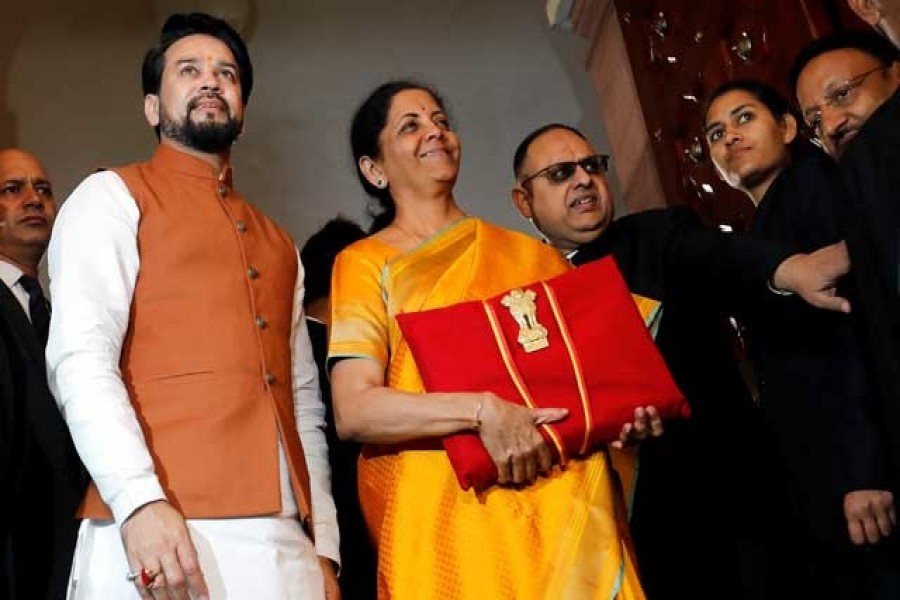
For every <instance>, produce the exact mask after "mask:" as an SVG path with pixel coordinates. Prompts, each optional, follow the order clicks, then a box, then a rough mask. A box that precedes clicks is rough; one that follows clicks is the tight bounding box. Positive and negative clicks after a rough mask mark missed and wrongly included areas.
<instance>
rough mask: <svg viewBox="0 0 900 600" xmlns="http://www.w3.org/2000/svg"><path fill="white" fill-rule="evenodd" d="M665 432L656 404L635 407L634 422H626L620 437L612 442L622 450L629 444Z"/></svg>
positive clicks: (614, 446)
mask: <svg viewBox="0 0 900 600" xmlns="http://www.w3.org/2000/svg"><path fill="white" fill-rule="evenodd" d="M662 433H663V424H662V419H661V418H660V417H659V413H658V412H657V411H656V407H655V406H647V407H644V408H641V407H638V408H636V409H634V422H633V423H625V425H623V426H622V431H621V432H620V433H619V439H618V440H616V441H615V442H613V443H612V444H611V446H612V447H613V448H616V449H619V450H621V449H622V448H624V447H625V446H627V445H628V444H634V443H637V442H640V441H642V440H645V439H647V438H648V437H659V436H661V435H662Z"/></svg>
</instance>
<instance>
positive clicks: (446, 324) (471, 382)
mask: <svg viewBox="0 0 900 600" xmlns="http://www.w3.org/2000/svg"><path fill="white" fill-rule="evenodd" d="M547 284H548V285H549V286H550V288H551V289H552V290H553V292H554V294H555V296H556V299H557V302H558V306H559V307H560V311H561V313H562V318H563V322H564V323H565V324H566V325H567V328H568V331H569V335H570V336H571V340H572V346H573V347H574V350H575V354H576V356H577V357H578V360H577V362H579V363H580V366H581V372H582V375H583V378H584V383H585V387H586V389H587V395H588V398H589V406H590V413H591V415H590V416H591V418H590V422H591V426H592V431H591V434H590V437H589V444H588V446H589V450H590V449H593V448H596V447H597V446H599V445H602V444H604V443H607V442H610V441H613V440H615V439H617V438H618V436H619V432H620V431H621V429H622V426H623V425H624V424H625V423H629V422H631V421H632V419H633V417H634V409H635V408H636V407H639V406H648V405H653V406H655V407H656V408H657V409H658V410H659V411H660V414H661V415H662V417H663V418H672V417H686V416H688V415H689V408H688V405H687V402H686V401H685V399H684V395H683V394H682V393H681V392H680V391H679V390H678V387H677V386H676V385H675V382H674V381H673V380H672V376H671V375H670V374H669V371H668V368H667V367H666V364H665V362H664V361H663V359H662V356H660V354H659V352H658V350H657V349H656V345H655V344H654V342H653V340H652V338H651V337H650V334H649V332H648V331H647V328H646V326H645V324H644V320H643V318H642V317H641V315H640V313H639V311H638V309H637V307H636V306H635V304H634V301H633V300H632V297H631V294H630V293H629V291H628V288H627V286H626V285H625V282H624V281H623V279H622V276H621V274H620V273H619V270H618V268H617V267H616V264H615V261H614V260H613V259H611V258H607V259H603V260H600V261H595V262H592V263H589V264H587V265H585V266H582V267H579V268H578V269H573V270H571V271H569V272H567V273H565V274H563V275H560V276H558V277H555V278H553V279H550V280H548V281H547ZM523 289H530V290H533V291H534V292H535V293H536V295H537V298H536V299H535V305H536V306H537V313H536V314H537V320H538V322H539V323H540V324H541V325H543V326H544V327H545V328H547V330H548V341H549V342H550V345H549V347H547V348H544V349H542V350H538V351H536V352H531V353H528V352H525V350H524V349H523V348H522V346H521V345H520V344H519V343H518V342H517V336H518V334H519V325H518V324H517V323H516V321H515V320H514V319H513V317H512V316H511V314H510V311H509V309H508V308H507V307H505V306H503V305H502V304H501V300H502V298H503V297H504V296H506V292H504V293H503V294H499V295H497V296H494V297H493V298H490V299H488V300H487V303H488V304H489V305H490V306H491V307H492V308H493V309H494V313H495V314H496V316H497V321H498V323H499V326H500V330H501V331H502V334H503V336H504V338H505V339H506V345H507V347H508V348H509V352H510V355H511V357H512V362H513V363H514V364H515V366H516V368H517V370H518V372H519V373H520V375H521V378H522V380H523V381H524V384H525V387H526V388H527V391H528V393H530V395H531V399H532V400H533V402H534V405H535V407H545V408H555V407H563V408H567V409H569V415H568V416H567V417H566V418H565V419H564V420H563V421H561V422H559V423H554V424H553V425H552V426H551V427H552V429H553V430H554V431H556V433H557V437H558V438H560V439H561V441H562V445H563V454H564V455H563V456H559V455H558V452H557V449H556V446H555V445H554V443H553V441H552V439H551V437H550V436H549V434H548V433H547V431H546V430H545V429H544V428H540V429H539V430H540V431H541V434H542V435H543V436H544V438H545V440H546V441H547V443H548V446H549V447H550V449H551V450H552V451H554V453H556V454H557V459H562V460H563V461H564V460H565V459H566V458H568V457H569V456H573V455H577V454H579V453H580V450H581V448H582V445H583V443H584V434H585V410H584V408H583V405H582V400H581V397H580V395H579V392H578V386H577V383H576V377H575V372H574V369H573V366H572V361H571V359H570V356H569V353H568V351H567V348H566V345H565V344H564V342H563V336H562V333H561V332H560V328H559V326H558V324H557V320H556V318H555V317H554V313H553V311H552V308H551V305H550V300H549V299H548V297H547V294H546V292H545V290H544V288H543V286H542V285H541V283H540V282H537V283H535V284H533V285H530V286H527V287H525V288H523ZM397 322H398V324H399V325H400V329H401V331H402V332H403V336H404V338H405V339H406V342H407V343H408V344H409V348H410V350H411V351H412V354H413V357H414V358H415V361H416V365H417V367H418V369H419V373H420V374H421V376H422V381H423V382H424V384H425V389H426V390H427V391H429V392H463V391H469V392H471V391H490V392H493V393H494V394H497V395H498V396H500V397H501V398H504V399H506V400H509V401H511V402H515V403H516V404H526V402H525V400H524V398H523V397H522V395H521V394H520V393H519V390H518V388H517V387H516V385H515V383H514V381H513V379H512V378H511V377H510V375H509V372H508V369H507V367H506V366H505V364H504V361H503V357H502V354H501V352H500V349H499V347H498V344H497V341H496V338H495V337H494V333H493V331H492V329H491V326H490V322H489V320H488V317H487V315H486V313H485V310H484V307H483V305H482V303H481V302H480V301H474V302H464V303H460V304H455V305H453V306H448V307H445V308H439V309H434V310H427V311H422V312H415V313H404V314H400V315H397ZM473 416H474V415H473ZM443 443H444V449H445V450H446V451H447V454H448V456H449V458H450V462H451V463H452V465H453V468H454V470H455V471H456V475H457V478H458V479H459V483H460V485H461V486H462V488H463V489H469V488H470V487H475V488H485V487H487V486H489V485H491V484H493V483H494V482H495V481H496V480H497V470H496V467H495V466H494V463H493V461H492V460H491V458H490V455H489V454H488V453H487V450H485V448H484V445H483V444H482V443H481V439H480V438H479V436H478V434H477V433H475V432H465V433H457V434H454V435H450V436H447V437H446V438H444V442H443Z"/></svg>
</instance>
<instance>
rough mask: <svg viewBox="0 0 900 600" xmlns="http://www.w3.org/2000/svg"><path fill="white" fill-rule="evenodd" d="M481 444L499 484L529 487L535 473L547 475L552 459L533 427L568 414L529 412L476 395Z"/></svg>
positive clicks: (559, 410)
mask: <svg viewBox="0 0 900 600" xmlns="http://www.w3.org/2000/svg"><path fill="white" fill-rule="evenodd" d="M477 402H480V403H481V410H480V420H481V424H480V428H479V431H480V434H481V441H482V442H483V443H484V447H485V448H486V449H487V451H488V454H490V455H491V458H492V459H493V460H494V464H495V465H496V466H497V473H498V474H499V478H498V480H497V482H498V483H500V484H501V485H504V484H506V485H508V484H516V485H518V484H529V483H532V482H533V481H534V480H535V479H536V478H537V476H538V473H541V474H543V473H547V472H549V471H550V468H551V467H552V466H553V456H552V455H551V454H550V449H549V448H548V447H547V444H546V443H545V442H544V438H543V437H541V434H540V433H539V432H538V430H537V427H536V426H537V425H541V424H544V423H554V422H556V421H560V420H562V419H564V418H566V416H567V415H568V414H569V411H568V410H566V409H564V408H538V409H530V408H527V407H525V406H519V405H517V404H513V403H511V402H506V401H505V400H503V399H502V398H499V397H498V396H496V395H494V394H492V393H490V392H486V393H484V394H480V395H479V397H478V399H477Z"/></svg>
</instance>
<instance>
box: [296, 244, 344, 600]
mask: <svg viewBox="0 0 900 600" xmlns="http://www.w3.org/2000/svg"><path fill="white" fill-rule="evenodd" d="M303 274H304V273H303V265H302V264H301V263H300V256H299V253H298V256H297V282H296V286H295V289H294V312H293V320H292V328H291V362H292V373H293V382H292V385H293V393H294V418H295V420H296V423H297V432H298V433H299V435H300V442H301V443H302V444H303V454H304V456H305V457H306V466H307V471H308V472H309V487H310V493H311V494H312V498H311V501H312V509H313V518H314V519H315V521H314V522H313V531H314V532H315V540H316V553H317V554H318V556H319V562H320V565H321V567H322V575H323V577H324V579H325V595H326V598H328V599H329V600H333V599H336V598H339V597H340V587H339V586H338V581H337V569H338V568H340V533H339V531H338V523H337V511H336V509H335V506H334V498H333V497H332V495H331V465H330V463H329V462H328V444H327V442H326V440H325V404H324V403H323V402H322V396H321V392H320V387H319V376H318V369H317V368H316V363H315V360H314V359H313V353H312V345H311V344H310V341H309V332H308V331H307V329H306V322H305V319H304V313H303V293H304V288H303Z"/></svg>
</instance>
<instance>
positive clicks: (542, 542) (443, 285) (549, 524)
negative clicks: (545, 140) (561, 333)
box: [329, 82, 646, 600]
mask: <svg viewBox="0 0 900 600" xmlns="http://www.w3.org/2000/svg"><path fill="white" fill-rule="evenodd" d="M351 142H352V145H353V151H354V158H355V160H356V161H357V164H358V166H359V174H360V180H361V182H362V184H363V186H364V187H365V188H366V190H367V191H368V192H369V193H370V194H372V195H373V196H375V197H376V198H377V199H379V200H380V201H382V202H383V204H384V205H385V206H387V207H388V209H389V210H388V212H387V214H386V215H383V217H382V220H383V222H382V224H383V225H386V226H385V227H384V228H383V229H381V230H379V231H378V233H376V234H374V235H373V236H371V237H369V238H366V239H364V240H361V241H360V242H357V243H356V244H354V245H352V246H350V247H349V248H347V249H346V250H345V251H344V252H342V253H341V254H340V255H339V256H338V259H337V262H336V263H335V270H334V276H333V283H332V297H331V302H332V317H331V332H330V344H329V365H330V366H331V379H332V393H333V397H334V405H335V417H336V422H337V427H338V431H339V433H340V434H341V436H342V437H345V438H352V439H356V440H359V441H361V442H364V443H365V444H366V449H365V450H364V452H363V455H362V456H361V457H360V464H359V490H360V500H361V503H362V506H363V511H364V513H365V517H366V521H367V524H368V528H369V531H370V533H371V535H372V536H373V538H374V539H375V541H376V545H377V550H378V563H379V564H378V593H379V597H380V598H399V599H406V598H415V599H421V598H427V599H444V598H447V599H455V598H463V599H468V598H471V599H479V600H481V599H490V600H502V599H510V600H513V599H515V600H531V599H535V600H536V599H544V598H547V599H550V598H560V599H569V598H571V599H578V600H582V599H586V600H591V599H598V600H599V599H602V600H609V599H612V598H620V599H623V600H632V599H641V598H643V597H644V595H643V592H642V590H641V587H640V583H639V581H638V577H637V573H636V569H635V566H634V564H633V561H632V557H631V553H630V549H629V543H628V534H627V524H626V523H625V519H624V517H623V512H624V511H623V510H622V505H621V494H620V493H619V491H618V490H617V487H616V486H615V485H614V483H613V479H614V478H613V474H612V471H611V467H610V465H609V462H608V458H607V455H606V453H604V452H595V453H594V454H592V455H590V456H589V457H587V458H585V459H580V460H572V461H571V462H570V463H568V465H567V467H566V468H565V470H562V469H560V468H559V467H553V466H552V465H551V463H550V453H549V450H548V449H547V447H546V445H545V444H544V442H543V439H542V438H541V436H540V434H539V433H538V431H537V429H536V424H540V423H544V422H552V421H556V420H559V419H561V418H564V417H565V415H566V413H565V411H564V410H562V409H537V410H530V409H528V408H526V407H522V406H518V405H514V404H512V403H509V402H505V401H503V400H502V399H500V398H497V397H496V396H494V395H492V394H489V393H481V392H478V391H473V392H472V393H452V394H451V393H424V389H423V386H422V382H421V380H420V378H419V375H418V371H417V369H416V365H415V362H414V360H413V358H412V356H411V354H410V352H409V349H408V347H407V346H406V343H405V342H404V340H403V338H402V335H401V333H400V331H399V328H398V326H397V324H396V320H395V319H394V317H395V316H396V315H397V314H398V313H400V312H408V311H418V310H423V309H428V308H437V307H441V306H446V305H450V304H454V303H457V302H460V301H464V300H470V299H477V298H485V297H488V296H491V295H495V294H497V293H500V292H502V291H504V290H506V289H509V288H512V287H515V286H520V285H524V284H526V283H529V282H533V281H535V280H538V279H545V278H548V277H552V276H554V275H557V274H559V273H561V272H563V271H564V270H565V269H567V268H568V265H567V263H566V262H565V261H564V260H563V259H562V258H561V257H560V255H559V254H558V253H557V252H556V251H554V250H552V249H551V248H550V247H548V246H544V245H542V244H540V243H538V242H537V241H535V240H533V239H531V238H529V237H527V236H524V235H521V234H518V233H515V232H512V231H508V230H504V229H500V228H497V227H493V226H491V225H489V224H487V223H485V222H483V221H480V220H478V219H475V218H470V217H467V216H465V215H464V213H463V212H462V211H461V210H460V209H459V207H458V206H457V204H456V202H455V200H454V198H453V185H454V183H455V182H456V176H457V171H458V167H459V156H460V146H459V141H458V139H457V137H456V135H455V133H454V132H453V131H452V129H451V128H450V126H449V122H448V120H447V116H446V114H445V113H444V109H443V105H442V102H441V100H440V98H439V97H438V96H437V95H436V94H435V93H434V92H433V91H431V90H429V89H428V88H426V87H423V86H421V85H419V84H415V83H410V82H392V83H388V84H385V85H383V86H381V87H380V88H378V89H377V90H376V91H375V92H374V93H373V94H372V95H371V96H370V97H369V98H368V99H367V100H366V102H364V103H363V104H362V105H361V107H360V108H359V110H358V111H357V114H356V116H355V118H354V122H353V127H352V130H351ZM394 206H395V209H394ZM435 343H440V340H435ZM472 360H473V361H477V360H478V357H477V355H475V353H474V352H473V356H472ZM645 425H646V424H645V423H635V428H636V429H638V430H640V431H644V430H645ZM472 429H476V430H478V431H479V434H480V436H481V438H482V441H483V442H484V444H485V447H486V448H487V450H488V452H489V453H490V454H491V457H492V458H493V459H494V462H495V464H496V465H497V468H498V472H499V474H500V485H497V486H494V487H492V488H490V489H488V490H487V491H484V492H481V493H475V492H474V491H468V492H466V491H463V490H462V489H461V488H460V487H459V484H458V483H457V480H456V477H455V475H454V473H453V470H452V468H451V466H450V463H449V461H448V459H447V456H446V454H445V453H444V452H443V450H442V449H441V444H440V438H441V436H443V435H447V434H450V433H454V432H457V431H463V430H472Z"/></svg>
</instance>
